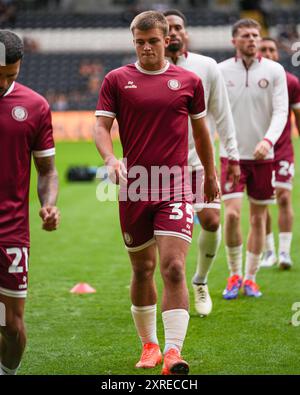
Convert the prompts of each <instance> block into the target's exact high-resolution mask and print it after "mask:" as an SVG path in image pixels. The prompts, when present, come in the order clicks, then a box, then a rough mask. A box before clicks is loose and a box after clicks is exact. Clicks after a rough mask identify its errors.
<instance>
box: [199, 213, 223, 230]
mask: <svg viewBox="0 0 300 395" xmlns="http://www.w3.org/2000/svg"><path fill="white" fill-rule="evenodd" d="M201 226H202V227H203V229H205V230H207V231H208V232H216V231H217V230H218V229H219V226H220V218H219V216H218V215H212V216H209V217H207V218H205V219H204V220H202V221H201Z"/></svg>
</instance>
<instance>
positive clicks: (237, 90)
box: [219, 19, 288, 299]
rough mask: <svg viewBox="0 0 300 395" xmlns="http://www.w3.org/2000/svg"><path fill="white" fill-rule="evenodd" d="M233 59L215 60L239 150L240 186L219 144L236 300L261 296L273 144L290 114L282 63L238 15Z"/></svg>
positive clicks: (231, 293) (230, 288) (229, 293)
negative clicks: (245, 212) (245, 204)
mask: <svg viewBox="0 0 300 395" xmlns="http://www.w3.org/2000/svg"><path fill="white" fill-rule="evenodd" d="M232 37H233V39H232V43H233V45H234V46H235V48H236V57H235V58H231V59H228V60H226V61H224V62H222V63H220V64H219V67H220V70H221V72H222V74H223V77H224V79H225V82H226V86H227V90H228V95H229V100H230V104H231V109H232V114H233V118H234V122H235V128H236V136H237V141H238V149H239V153H240V166H241V177H240V181H239V184H238V186H232V185H230V184H229V183H228V182H227V181H226V178H225V174H226V166H227V153H226V150H224V148H223V147H222V146H221V152H220V156H221V164H222V175H221V184H222V199H223V200H224V202H225V244H226V252H227V261H228V266H229V270H230V277H229V279H228V283H227V287H226V289H225V290H224V292H223V297H224V298H225V299H235V298H236V297H237V296H238V292H239V289H240V288H241V287H242V285H243V288H244V293H245V295H247V296H254V297H259V296H261V295H262V294H261V292H260V291H259V287H258V285H257V284H256V273H257V270H258V268H259V263H260V255H261V253H262V251H263V246H264V239H265V226H266V214H267V205H268V204H269V203H271V202H273V201H274V188H273V185H272V171H273V159H274V150H273V146H274V145H275V143H276V142H277V140H278V139H279V137H280V135H281V133H282V131H283V129H284V127H285V124H286V121H287V115H288V92H287V82H286V75H285V71H284V69H283V67H282V66H281V65H280V64H279V63H276V62H273V61H271V60H269V59H265V58H262V57H260V56H258V49H259V44H260V41H261V36H260V25H259V24H258V23H257V22H256V21H254V20H252V19H242V20H240V21H238V22H236V23H235V24H234V26H233V28H232ZM245 187H247V194H248V197H249V204H250V220H249V225H250V229H249V235H248V241H247V253H246V265H245V266H246V267H245V279H244V282H243V278H242V250H243V243H242V234H241V228H240V216H241V208H242V200H243V192H244V189H245Z"/></svg>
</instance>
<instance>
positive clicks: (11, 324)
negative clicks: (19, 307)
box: [0, 315, 26, 341]
mask: <svg viewBox="0 0 300 395" xmlns="http://www.w3.org/2000/svg"><path fill="white" fill-rule="evenodd" d="M0 328H1V335H2V336H3V337H4V339H6V340H7V341H19V340H20V339H22V341H24V340H26V330H25V324H24V321H23V317H21V316H19V315H12V316H11V317H8V318H7V320H6V322H5V326H2V327H0Z"/></svg>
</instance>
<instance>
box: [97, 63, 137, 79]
mask: <svg viewBox="0 0 300 395" xmlns="http://www.w3.org/2000/svg"><path fill="white" fill-rule="evenodd" d="M134 71H136V67H135V65H134V64H127V65H125V66H121V67H118V68H117V69H113V70H111V71H109V72H108V73H107V74H106V76H105V78H106V79H108V80H116V81H118V79H119V77H121V76H124V75H125V74H126V75H127V74H128V73H132V72H134Z"/></svg>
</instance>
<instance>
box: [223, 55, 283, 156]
mask: <svg viewBox="0 0 300 395" xmlns="http://www.w3.org/2000/svg"><path fill="white" fill-rule="evenodd" d="M218 66H219V68H220V70H221V72H222V74H223V77H224V80H225V83H226V86H227V91H228V95H229V100H230V105H231V110H232V115H233V118H234V123H235V128H236V137H237V142H238V149H239V153H240V159H241V160H243V159H244V160H254V156H253V153H254V150H255V147H256V145H257V144H258V143H259V142H260V141H262V140H263V139H267V140H269V141H270V142H271V143H272V144H273V145H274V144H275V143H276V141H277V140H278V138H279V137H280V135H281V133H282V131H283V129H284V127H285V125H286V122H287V116H288V90H287V81H286V74H285V71H284V68H283V67H282V66H281V65H280V64H279V63H277V62H274V61H272V60H269V59H266V58H262V57H258V58H256V59H255V60H254V61H253V63H252V64H251V66H250V67H249V68H248V69H247V67H246V66H245V64H244V62H243V60H242V59H240V58H230V59H228V60H225V61H224V62H222V63H219V65H218ZM220 156H222V157H227V152H226V149H224V147H223V146H222V144H221V147H220ZM272 158H274V150H273V148H272V149H271V150H270V152H269V153H268V155H267V157H266V158H265V159H272Z"/></svg>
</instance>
